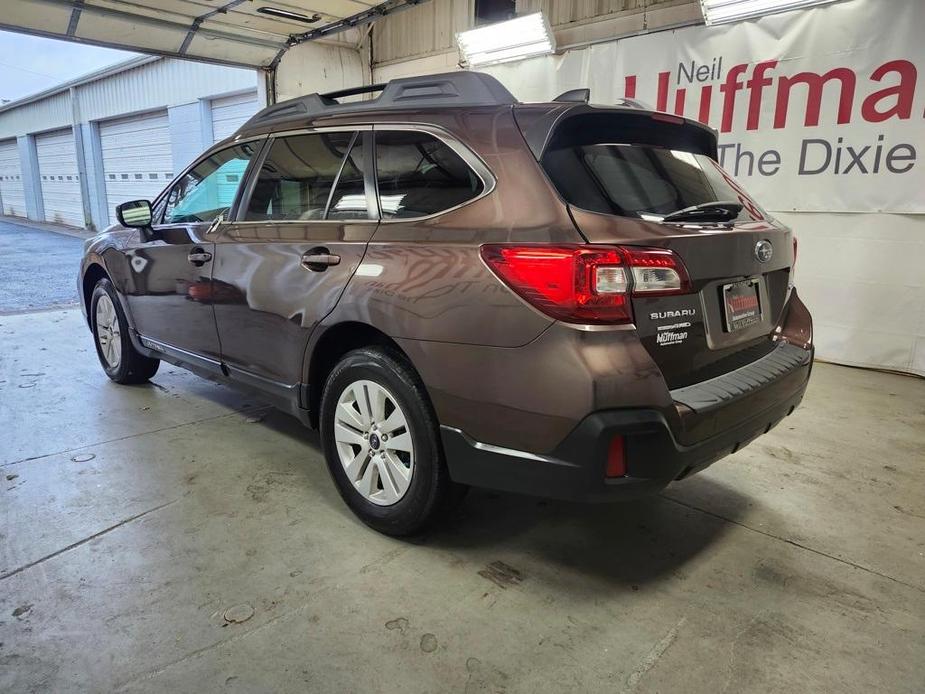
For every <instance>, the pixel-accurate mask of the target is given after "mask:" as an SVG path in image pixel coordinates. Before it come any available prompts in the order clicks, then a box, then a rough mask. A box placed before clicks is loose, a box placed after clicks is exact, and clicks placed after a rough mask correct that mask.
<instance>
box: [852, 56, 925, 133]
mask: <svg viewBox="0 0 925 694" xmlns="http://www.w3.org/2000/svg"><path fill="white" fill-rule="evenodd" d="M888 72H895V73H897V74H898V75H899V84H897V85H896V86H894V87H887V88H886V89H880V90H878V91H876V92H874V93H873V94H871V95H870V96H868V97H867V98H866V99H864V103H863V104H861V118H863V119H864V120H866V121H868V122H870V123H880V122H881V121H885V120H887V119H888V118H892V117H893V116H897V117H899V118H901V119H904V120H905V119H907V118H910V117H911V116H912V101H913V98H914V97H915V81H916V76H917V71H916V69H915V65H913V64H912V63H910V62H909V61H908V60H891V61H890V62H888V63H884V64H883V65H881V66H880V67H878V68H877V69H876V70H874V72H873V74H872V75H871V76H870V78H871V79H872V80H875V81H877V82H880V81H881V80H882V79H883V78H884V76H885V75H886V74H887V73H888ZM890 97H893V98H895V99H896V103H895V104H893V105H892V107H890V108H887V109H885V110H883V111H881V110H879V109H878V108H877V103H878V102H880V101H882V100H883V99H887V98H890Z"/></svg>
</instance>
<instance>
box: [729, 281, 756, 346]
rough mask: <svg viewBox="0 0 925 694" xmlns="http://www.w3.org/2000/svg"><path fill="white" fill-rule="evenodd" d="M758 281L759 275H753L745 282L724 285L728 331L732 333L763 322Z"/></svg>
mask: <svg viewBox="0 0 925 694" xmlns="http://www.w3.org/2000/svg"><path fill="white" fill-rule="evenodd" d="M758 281H759V280H758V278H757V277H753V278H751V279H748V280H744V281H743V282H733V283H732V284H725V285H723V305H724V307H725V309H726V332H728V333H732V332H735V331H736V330H742V329H744V328H747V327H749V326H750V325H754V324H755V323H759V322H761V302H760V300H759V298H758Z"/></svg>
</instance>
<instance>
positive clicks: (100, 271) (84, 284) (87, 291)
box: [80, 262, 112, 326]
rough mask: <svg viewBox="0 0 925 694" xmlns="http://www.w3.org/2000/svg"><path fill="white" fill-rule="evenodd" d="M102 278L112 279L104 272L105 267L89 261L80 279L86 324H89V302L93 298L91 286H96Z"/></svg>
mask: <svg viewBox="0 0 925 694" xmlns="http://www.w3.org/2000/svg"><path fill="white" fill-rule="evenodd" d="M102 279H108V280H110V281H112V278H111V277H110V276H109V273H108V272H106V268H104V267H103V266H102V264H100V263H98V262H91V263H90V264H89V265H87V267H86V269H85V270H84V273H83V278H81V280H80V292H81V295H80V298H81V300H82V301H83V305H84V308H85V311H84V315H85V317H86V319H87V325H88V326H89V325H91V319H90V302H91V299H92V298H93V288H94V287H96V284H97V282H99V281H100V280H102Z"/></svg>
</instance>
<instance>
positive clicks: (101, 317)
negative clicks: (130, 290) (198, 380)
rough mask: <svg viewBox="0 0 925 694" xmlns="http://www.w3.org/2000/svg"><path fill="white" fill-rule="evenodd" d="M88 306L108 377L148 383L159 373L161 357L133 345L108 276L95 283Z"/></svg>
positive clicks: (95, 339)
mask: <svg viewBox="0 0 925 694" xmlns="http://www.w3.org/2000/svg"><path fill="white" fill-rule="evenodd" d="M89 309H90V311H89V313H90V327H91V330H92V331H93V343H94V344H95V345H96V356H97V357H99V360H100V364H101V365H102V367H103V370H104V371H105V372H106V375H107V376H109V378H111V379H112V380H113V381H115V382H116V383H122V384H130V383H145V382H146V381H147V380H148V379H150V378H151V377H152V376H154V374H155V373H157V367H158V366H159V365H160V363H161V362H160V360H159V359H152V358H150V357H146V356H145V355H143V354H141V353H140V352H138V351H137V350H136V349H135V347H134V345H133V344H132V341H131V339H130V338H129V327H128V320H126V318H125V312H124V311H123V310H122V304H121V303H120V302H119V298H118V297H117V296H116V290H115V289H114V288H113V286H112V282H110V281H109V280H108V279H101V280H100V281H99V282H97V283H96V286H95V287H94V288H93V294H92V295H91V297H90V307H89Z"/></svg>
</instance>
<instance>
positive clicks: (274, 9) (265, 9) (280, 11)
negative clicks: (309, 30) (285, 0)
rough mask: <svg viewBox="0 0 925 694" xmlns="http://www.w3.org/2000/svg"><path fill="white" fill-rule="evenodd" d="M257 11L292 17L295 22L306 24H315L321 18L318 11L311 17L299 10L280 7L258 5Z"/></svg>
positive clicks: (280, 16) (282, 17)
mask: <svg viewBox="0 0 925 694" xmlns="http://www.w3.org/2000/svg"><path fill="white" fill-rule="evenodd" d="M257 11H258V12H259V13H260V14H268V15H270V16H271V17H279V18H281V19H291V20H293V21H295V22H305V23H306V24H314V23H315V22H317V21H318V20H319V19H321V15H320V14H318V13H317V12H316V13H315V14H313V15H312V16H311V17H309V16H308V15H304V14H300V13H299V12H292V11H291V10H283V9H280V8H279V7H258V8H257Z"/></svg>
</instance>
